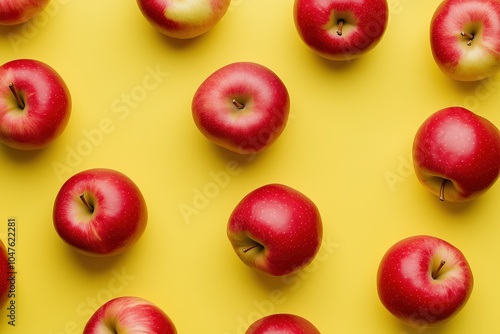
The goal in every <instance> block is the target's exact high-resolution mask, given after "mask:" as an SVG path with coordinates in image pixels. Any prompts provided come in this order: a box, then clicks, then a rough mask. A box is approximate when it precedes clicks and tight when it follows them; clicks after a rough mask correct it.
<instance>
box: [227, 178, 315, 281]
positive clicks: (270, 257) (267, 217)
mask: <svg viewBox="0 0 500 334" xmlns="http://www.w3.org/2000/svg"><path fill="white" fill-rule="evenodd" d="M227 236H228V238H229V241H230V242H231V245H232V246H233V249H234V251H235V252H236V254H237V255H238V257H239V258H240V259H241V260H242V261H243V262H244V263H245V264H246V265H248V266H249V267H251V268H253V269H255V270H256V271H258V272H261V273H265V274H270V275H273V276H282V275H287V274H290V273H292V272H294V271H297V270H299V269H301V268H303V267H305V266H306V265H308V264H309V263H310V262H311V261H312V260H313V258H314V257H315V256H316V254H317V252H318V250H319V247H320V246H321V240H322V236H323V225H322V222H321V217H320V213H319V211H318V208H317V207H316V205H315V204H314V203H313V202H312V201H311V200H310V199H309V198H308V197H306V196H305V195H304V194H302V193H300V192H299V191H297V190H295V189H293V188H290V187H288V186H285V185H281V184H268V185H265V186H262V187H260V188H258V189H255V190H253V191H252V192H250V193H249V194H248V195H246V196H245V197H244V198H243V199H242V200H241V201H240V202H239V203H238V204H237V205H236V207H235V208H234V210H233V212H232V214H231V216H230V218H229V222H228V226H227Z"/></svg>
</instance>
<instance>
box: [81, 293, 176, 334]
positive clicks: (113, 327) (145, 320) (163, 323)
mask: <svg viewBox="0 0 500 334" xmlns="http://www.w3.org/2000/svg"><path fill="white" fill-rule="evenodd" d="M103 333H130V334H139V333H148V334H176V333H177V330H176V328H175V325H174V323H173V322H172V320H171V319H170V318H169V317H168V316H167V314H166V313H165V312H164V311H163V310H161V309H160V308H159V307H158V306H156V305H155V304H153V303H151V302H150V301H148V300H145V299H143V298H139V297H132V296H124V297H118V298H115V299H111V300H110V301H108V302H106V303H104V304H103V305H102V306H101V307H99V308H98V309H97V310H96V312H95V313H94V314H93V315H92V316H91V317H90V319H89V320H88V321H87V324H86V326H85V328H84V329H83V334H103Z"/></svg>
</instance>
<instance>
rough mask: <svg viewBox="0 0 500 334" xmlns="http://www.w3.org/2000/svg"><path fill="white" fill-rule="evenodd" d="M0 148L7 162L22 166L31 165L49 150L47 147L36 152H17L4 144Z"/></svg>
mask: <svg viewBox="0 0 500 334" xmlns="http://www.w3.org/2000/svg"><path fill="white" fill-rule="evenodd" d="M0 146H1V149H0V151H1V152H2V154H3V155H4V156H5V157H6V158H7V159H8V160H9V161H11V162H15V163H23V164H25V163H32V162H33V161H34V160H36V159H38V158H39V157H40V156H43V155H44V154H45V152H46V151H47V150H48V149H49V147H44V148H41V149H37V150H18V149H15V148H12V147H9V146H7V145H4V144H0Z"/></svg>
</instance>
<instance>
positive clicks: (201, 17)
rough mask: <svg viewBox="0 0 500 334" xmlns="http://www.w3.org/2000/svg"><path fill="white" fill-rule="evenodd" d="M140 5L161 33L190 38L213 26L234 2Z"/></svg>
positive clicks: (164, 0) (148, 0)
mask: <svg viewBox="0 0 500 334" xmlns="http://www.w3.org/2000/svg"><path fill="white" fill-rule="evenodd" d="M137 4H138V6H139V9H140V10H141V12H142V14H143V15H144V17H145V18H146V19H147V20H148V22H149V23H150V24H151V25H152V26H153V27H155V28H156V29H157V30H158V31H159V32H160V33H162V34H164V35H166V36H169V37H173V38H178V39H189V38H194V37H197V36H200V35H202V34H204V33H206V32H207V31H209V30H210V29H211V28H212V27H214V26H215V25H216V24H217V23H218V22H219V21H220V20H221V19H222V17H223V16H224V14H225V13H226V11H227V9H228V8H229V5H230V4H231V0H187V1H186V0H137Z"/></svg>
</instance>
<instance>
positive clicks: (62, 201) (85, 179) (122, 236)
mask: <svg viewBox="0 0 500 334" xmlns="http://www.w3.org/2000/svg"><path fill="white" fill-rule="evenodd" d="M147 219H148V211H147V207H146V202H145V200H144V197H143V196H142V194H141V191H140V190H139V188H138V187H137V185H136V184H135V183H134V182H133V181H132V180H131V179H130V178H128V177H127V176H126V175H124V174H123V173H121V172H118V171H116V170H113V169H106V168H94V169H88V170H85V171H82V172H79V173H77V174H75V175H73V176H72V177H70V178H69V179H68V180H67V181H66V182H65V183H64V184H63V185H62V187H61V189H60V190H59V192H58V193H57V196H56V199H55V202H54V209H53V222H54V227H55V229H56V232H57V233H58V234H59V236H60V237H61V239H62V240H64V241H65V242H66V243H67V244H69V245H70V246H72V247H73V248H74V249H75V250H77V251H78V252H80V253H82V254H86V255H94V256H107V255H114V254H118V253H121V252H123V251H125V250H126V249H128V248H130V246H132V245H133V244H134V243H135V242H136V241H137V240H138V239H139V238H140V237H141V235H142V234H143V232H144V230H145V228H146V224H147Z"/></svg>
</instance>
